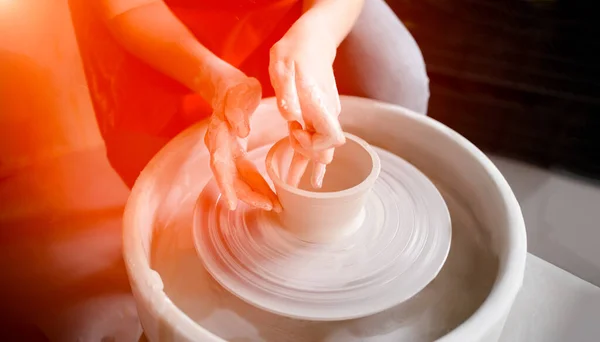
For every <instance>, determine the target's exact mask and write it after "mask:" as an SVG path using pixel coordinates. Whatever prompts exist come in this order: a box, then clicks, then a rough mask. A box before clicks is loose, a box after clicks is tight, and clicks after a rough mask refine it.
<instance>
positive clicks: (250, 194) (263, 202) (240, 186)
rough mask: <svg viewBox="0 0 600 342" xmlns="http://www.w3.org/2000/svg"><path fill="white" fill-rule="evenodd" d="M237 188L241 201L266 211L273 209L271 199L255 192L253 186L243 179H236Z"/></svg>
mask: <svg viewBox="0 0 600 342" xmlns="http://www.w3.org/2000/svg"><path fill="white" fill-rule="evenodd" d="M234 185H235V190H236V194H237V196H238V198H239V199H240V201H242V202H244V203H246V204H248V205H249V206H251V207H253V208H258V209H262V210H266V211H271V210H272V209H273V205H272V204H271V200H269V198H268V197H267V196H265V195H263V194H260V193H258V192H255V191H254V190H252V188H251V187H250V186H249V185H248V184H246V183H245V182H244V181H243V180H241V179H236V180H235V183H234Z"/></svg>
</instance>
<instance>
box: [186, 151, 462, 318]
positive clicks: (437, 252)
mask: <svg viewBox="0 0 600 342" xmlns="http://www.w3.org/2000/svg"><path fill="white" fill-rule="evenodd" d="M376 150H377V153H378V154H379V156H380V159H381V165H382V168H381V174H380V177H379V179H378V180H377V182H376V183H375V185H374V187H373V189H372V191H371V193H370V195H369V198H368V200H367V204H366V205H365V207H364V213H363V215H364V220H363V224H362V226H361V227H360V228H359V229H358V230H357V231H356V232H355V233H354V234H353V235H351V236H348V237H345V238H344V239H342V240H340V241H336V242H334V243H331V244H311V243H307V242H304V241H302V240H299V239H298V238H296V237H295V236H294V235H292V234H291V233H289V232H287V231H286V230H285V228H283V227H281V225H280V223H279V220H278V217H277V214H275V213H269V212H264V211H259V210H255V209H251V208H250V207H248V206H247V205H244V204H242V203H240V205H238V208H237V209H236V210H235V211H229V210H227V208H226V205H225V204H224V202H223V201H222V200H221V198H220V195H219V191H218V188H217V186H216V183H215V182H214V180H212V181H210V182H209V183H208V184H207V185H206V187H205V188H204V190H203V191H202V193H201V195H200V197H199V199H198V202H197V206H196V209H195V210H196V211H195V215H194V238H195V245H196V250H197V252H198V254H199V255H200V257H201V259H202V262H203V264H204V266H205V268H206V269H207V271H208V272H209V273H210V274H211V275H212V276H213V277H214V278H215V280H216V281H217V282H219V283H220V284H221V286H223V287H224V288H225V289H227V290H229V291H230V292H231V293H233V294H234V295H236V296H238V297H239V298H241V299H242V300H244V301H246V302H248V303H250V304H252V305H254V306H257V307H259V308H261V309H263V310H266V311H270V312H273V313H276V314H280V315H283V316H288V317H293V318H299V319H306V320H321V321H325V320H344V319H351V318H358V317H364V316H368V315H371V314H375V313H378V312H381V311H384V310H386V309H389V308H391V307H394V306H396V305H398V304H400V303H402V302H404V301H406V300H408V299H409V298H411V297H413V296H414V295H416V294H417V293H418V292H419V291H421V290H422V289H423V288H424V287H425V286H426V285H427V284H429V283H430V282H431V281H432V280H433V279H434V278H435V277H436V275H437V274H438V273H439V271H440V269H441V268H442V266H443V264H444V261H445V260H446V257H447V255H448V251H449V249H450V240H451V230H452V228H451V223H450V215H449V212H448V208H447V207H446V204H445V202H444V200H443V198H442V196H441V195H440V193H439V192H438V190H437V189H436V187H435V186H434V185H433V183H432V182H431V181H430V180H429V179H428V178H427V177H426V176H425V175H424V174H422V173H421V172H420V171H419V170H418V169H416V168H415V167H414V166H412V165H411V164H410V163H408V162H406V161H405V160H403V159H401V158H399V157H398V156H396V155H394V154H392V153H389V152H387V151H384V150H382V149H378V148H376ZM267 151H268V147H263V148H260V149H257V150H254V151H253V152H252V153H251V157H252V159H253V160H254V161H255V163H256V165H258V166H262V165H264V158H265V155H266V153H267ZM263 168H264V167H263ZM262 171H264V170H262ZM263 174H264V172H263ZM326 177H327V176H326ZM265 178H266V177H265Z"/></svg>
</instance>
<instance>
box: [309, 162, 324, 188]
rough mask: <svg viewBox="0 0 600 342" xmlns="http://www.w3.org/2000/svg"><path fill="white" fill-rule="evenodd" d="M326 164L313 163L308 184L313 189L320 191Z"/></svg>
mask: <svg viewBox="0 0 600 342" xmlns="http://www.w3.org/2000/svg"><path fill="white" fill-rule="evenodd" d="M326 168H327V165H326V164H323V163H319V162H314V163H313V171H312V175H311V178H310V184H311V185H312V187H313V188H315V189H320V188H321V187H322V186H323V179H324V178H325V169H326Z"/></svg>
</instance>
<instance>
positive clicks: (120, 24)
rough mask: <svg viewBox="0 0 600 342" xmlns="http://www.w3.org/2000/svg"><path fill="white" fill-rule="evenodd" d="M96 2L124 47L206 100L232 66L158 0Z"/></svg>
mask: <svg viewBox="0 0 600 342" xmlns="http://www.w3.org/2000/svg"><path fill="white" fill-rule="evenodd" d="M97 4H98V5H99V8H98V10H99V12H100V15H101V16H102V18H103V19H104V20H105V22H106V25H107V26H108V28H109V29H110V30H111V32H112V33H113V35H114V36H115V38H116V39H117V40H118V41H119V42H120V43H121V44H122V46H123V47H124V48H125V49H127V50H128V51H129V52H130V53H132V54H133V55H135V56H137V57H138V58H140V59H141V60H143V61H144V62H146V63H148V64H150V65H152V66H153V67H154V68H156V69H157V70H159V71H161V72H163V73H164V74H166V75H168V76H170V77H172V78H173V79H175V80H177V81H179V82H180V83H182V84H184V85H185V86H187V87H188V88H190V89H191V90H193V91H195V92H196V93H198V94H200V95H201V96H202V97H203V98H204V99H205V100H206V101H207V102H209V103H210V101H211V100H212V99H213V95H214V92H215V89H214V86H215V84H216V83H217V82H218V81H219V80H220V79H221V78H223V76H224V75H223V74H227V73H228V72H229V71H230V69H232V68H233V67H231V66H230V65H229V64H227V63H226V62H224V61H222V60H221V59H220V58H218V57H217V56H215V55H214V54H213V53H212V52H211V51H209V50H208V49H207V48H206V47H204V46H203V45H202V44H201V43H200V42H198V40H196V38H195V37H194V35H193V34H192V33H191V32H190V31H189V30H188V29H187V27H185V25H184V24H183V23H181V22H180V21H179V19H178V18H177V17H176V16H175V15H174V14H173V13H172V12H171V10H170V9H169V8H168V7H167V5H165V3H164V2H163V1H161V0H97Z"/></svg>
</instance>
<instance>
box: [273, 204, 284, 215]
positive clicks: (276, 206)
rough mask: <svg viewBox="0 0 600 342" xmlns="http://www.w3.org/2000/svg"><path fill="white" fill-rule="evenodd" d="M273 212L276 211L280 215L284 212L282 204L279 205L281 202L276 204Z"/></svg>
mask: <svg viewBox="0 0 600 342" xmlns="http://www.w3.org/2000/svg"><path fill="white" fill-rule="evenodd" d="M273 211H275V212H276V213H278V214H279V213H280V212H282V211H283V208H282V207H281V203H279V201H277V202H275V203H274V206H273Z"/></svg>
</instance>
